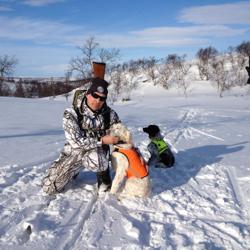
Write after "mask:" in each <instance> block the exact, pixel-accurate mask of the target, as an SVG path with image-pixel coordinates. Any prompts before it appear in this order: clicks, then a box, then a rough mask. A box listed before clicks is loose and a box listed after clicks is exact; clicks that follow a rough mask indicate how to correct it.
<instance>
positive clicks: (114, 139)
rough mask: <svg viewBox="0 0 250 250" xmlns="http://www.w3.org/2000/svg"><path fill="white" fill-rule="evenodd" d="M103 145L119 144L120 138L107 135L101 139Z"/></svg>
mask: <svg viewBox="0 0 250 250" xmlns="http://www.w3.org/2000/svg"><path fill="white" fill-rule="evenodd" d="M101 141H102V144H106V145H110V144H117V143H118V142H119V137H118V136H113V135H105V136H103V137H102V138H101Z"/></svg>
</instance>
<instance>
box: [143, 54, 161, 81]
mask: <svg viewBox="0 0 250 250" xmlns="http://www.w3.org/2000/svg"><path fill="white" fill-rule="evenodd" d="M157 63H158V60H157V59H156V58H155V57H153V56H152V57H149V58H148V59H144V64H143V67H144V69H145V71H146V72H145V73H146V75H147V76H148V77H149V79H150V80H151V81H153V83H154V85H156V84H157V83H158V81H157V75H158V69H157Z"/></svg>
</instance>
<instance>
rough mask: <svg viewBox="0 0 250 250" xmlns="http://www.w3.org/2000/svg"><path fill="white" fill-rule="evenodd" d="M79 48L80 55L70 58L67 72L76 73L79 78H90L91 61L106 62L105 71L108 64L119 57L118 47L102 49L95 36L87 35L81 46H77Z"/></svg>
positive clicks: (107, 69) (107, 68)
mask: <svg viewBox="0 0 250 250" xmlns="http://www.w3.org/2000/svg"><path fill="white" fill-rule="evenodd" d="M77 49H79V50H80V52H81V54H80V56H76V57H74V58H72V59H71V61H70V63H69V70H68V71H69V72H70V73H71V74H72V73H77V74H78V76H79V77H80V78H84V79H87V78H90V77H91V76H92V63H93V61H101V62H103V63H106V64H107V65H106V71H109V66H110V65H112V64H114V63H115V62H116V61H117V60H118V59H119V58H120V50H119V49H114V48H111V49H104V48H100V45H99V43H98V42H97V41H96V38H95V37H89V38H88V39H87V40H86V41H85V42H84V44H83V46H80V47H77Z"/></svg>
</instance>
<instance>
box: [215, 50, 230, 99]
mask: <svg viewBox="0 0 250 250" xmlns="http://www.w3.org/2000/svg"><path fill="white" fill-rule="evenodd" d="M227 62H228V60H227V57H226V56H225V55H223V54H221V55H218V56H217V57H215V58H214V59H213V60H212V62H211V67H212V69H211V72H210V74H211V79H212V80H213V81H214V82H215V83H216V87H217V90H218V93H219V96H220V97H222V96H223V92H224V91H226V90H229V89H230V88H231V87H232V86H233V81H232V76H231V74H230V69H229V68H228V65H227Z"/></svg>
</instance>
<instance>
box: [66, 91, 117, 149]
mask: <svg viewBox="0 0 250 250" xmlns="http://www.w3.org/2000/svg"><path fill="white" fill-rule="evenodd" d="M107 120H108V124H107ZM118 122H120V120H119V117H118V115H117V113H116V112H115V111H114V110H113V109H111V108H110V107H108V106H107V104H106V103H105V104H104V106H103V107H102V109H101V110H99V111H98V112H93V111H92V110H91V109H90V108H89V107H88V106H87V104H86V97H85V95H84V96H83V98H82V101H81V104H80V105H79V108H73V107H72V108H68V109H66V110H65V111H64V115H63V128H64V132H65V137H66V143H65V147H64V152H65V153H66V154H67V152H69V151H72V150H81V152H83V153H84V152H88V151H90V150H93V149H96V148H98V147H102V146H101V145H100V142H99V141H100V138H101V137H102V136H104V135H105V134H106V130H107V129H108V128H109V127H110V126H111V125H112V124H114V123H118ZM106 150H108V147H106Z"/></svg>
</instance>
